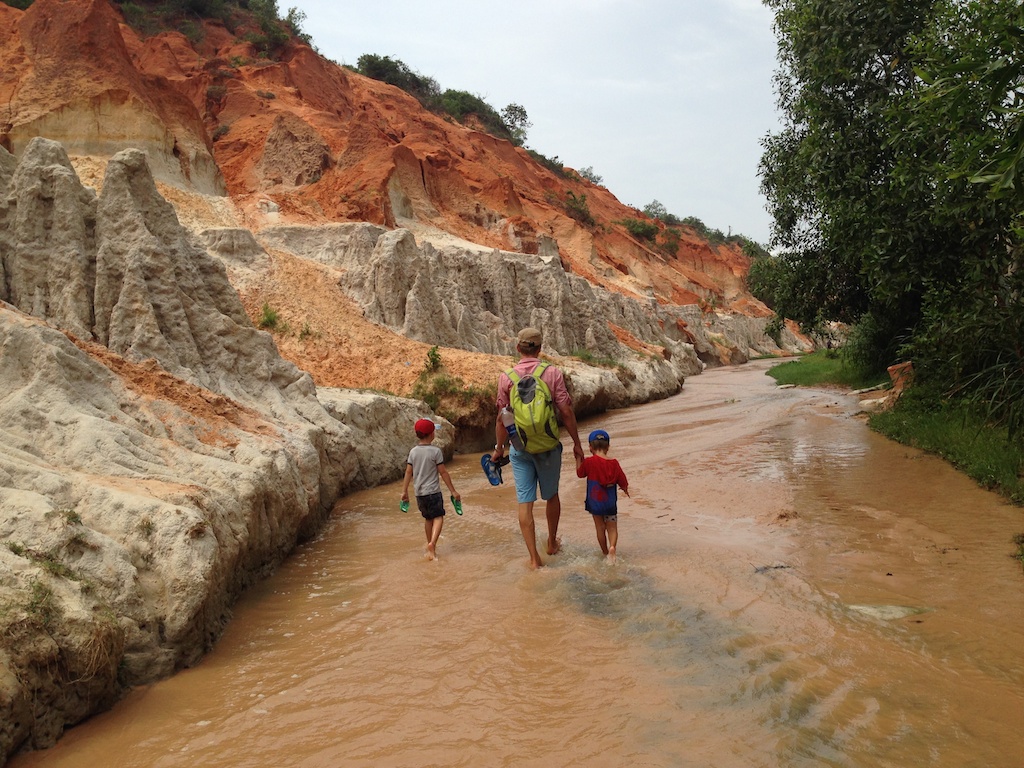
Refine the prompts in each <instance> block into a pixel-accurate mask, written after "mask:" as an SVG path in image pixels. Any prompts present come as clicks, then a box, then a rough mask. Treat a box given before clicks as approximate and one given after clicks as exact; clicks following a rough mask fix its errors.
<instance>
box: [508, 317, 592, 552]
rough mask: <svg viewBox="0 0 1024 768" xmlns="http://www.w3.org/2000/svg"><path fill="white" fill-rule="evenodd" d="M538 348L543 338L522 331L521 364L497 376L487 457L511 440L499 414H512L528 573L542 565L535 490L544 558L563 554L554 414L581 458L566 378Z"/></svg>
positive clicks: (512, 456) (515, 475) (512, 455)
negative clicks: (544, 532) (543, 523)
mask: <svg viewBox="0 0 1024 768" xmlns="http://www.w3.org/2000/svg"><path fill="white" fill-rule="evenodd" d="M541 343H542V337H541V333H540V331H538V330H537V329H536V328H524V329H523V330H521V331H520V332H519V335H518V337H517V339H516V350H517V351H518V353H519V362H518V363H516V365H515V366H513V367H512V368H510V369H509V370H507V371H503V372H502V373H501V374H500V375H499V376H498V398H497V406H498V417H497V419H495V425H494V435H495V445H494V453H493V454H492V455H491V460H492V461H494V462H497V461H498V460H499V459H501V457H502V456H503V455H504V453H505V445H506V444H508V443H509V441H510V436H509V431H508V429H507V428H506V427H505V425H504V423H503V422H502V418H501V416H502V411H504V410H505V409H510V410H511V411H512V413H513V415H514V416H515V426H516V431H517V433H518V436H519V439H521V440H522V441H523V447H522V448H519V447H517V446H516V445H515V444H513V445H511V447H510V454H509V456H510V459H511V464H512V474H513V478H514V479H515V485H516V501H517V502H518V504H519V528H520V530H521V531H522V533H523V540H524V541H525V542H526V549H527V550H528V551H529V553H530V567H531V568H540V567H541V566H543V565H544V562H543V561H542V560H541V558H540V553H539V551H538V549H537V534H536V527H535V525H534V520H533V505H534V502H536V501H537V489H538V486H539V488H540V497H541V498H542V499H543V500H544V502H545V508H544V512H545V515H546V517H547V521H548V544H547V553H548V554H549V555H554V554H557V552H558V551H559V549H561V542H560V541H559V539H558V521H559V518H560V517H561V514H562V502H561V500H560V499H559V498H558V481H559V477H560V475H561V472H562V443H561V442H560V441H559V440H558V424H557V422H556V421H555V413H557V415H558V417H559V418H560V419H561V422H562V424H563V425H564V426H565V428H566V430H567V431H568V433H569V437H571V438H572V442H573V454H574V456H575V458H576V463H577V464H579V463H580V462H581V461H583V458H584V455H583V446H582V445H581V444H580V436H579V431H578V429H577V427H576V414H575V412H574V411H573V409H572V398H571V397H570V396H569V390H568V389H566V386H565V378H564V376H563V375H562V372H561V371H560V370H559V369H558V368H557V367H555V366H554V365H551V364H550V363H545V362H541V360H540V349H541ZM531 409H532V411H531ZM546 409H550V417H548V416H546V415H545V410H546Z"/></svg>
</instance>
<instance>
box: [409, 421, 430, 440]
mask: <svg viewBox="0 0 1024 768" xmlns="http://www.w3.org/2000/svg"><path fill="white" fill-rule="evenodd" d="M413 429H415V430H416V434H418V435H423V436H424V437H426V436H427V435H432V434H434V422H432V421H431V420H430V419H420V420H419V421H417V422H416V426H414V427H413Z"/></svg>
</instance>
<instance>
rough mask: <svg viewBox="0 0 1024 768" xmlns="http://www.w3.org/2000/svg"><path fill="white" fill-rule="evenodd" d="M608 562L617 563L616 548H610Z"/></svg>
mask: <svg viewBox="0 0 1024 768" xmlns="http://www.w3.org/2000/svg"><path fill="white" fill-rule="evenodd" d="M608 562H609V563H614V562H615V547H608Z"/></svg>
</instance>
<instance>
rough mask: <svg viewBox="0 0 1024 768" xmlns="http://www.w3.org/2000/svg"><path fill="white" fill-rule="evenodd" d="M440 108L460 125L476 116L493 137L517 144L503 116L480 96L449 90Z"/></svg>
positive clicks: (444, 94)
mask: <svg viewBox="0 0 1024 768" xmlns="http://www.w3.org/2000/svg"><path fill="white" fill-rule="evenodd" d="M440 106H441V109H442V111H444V112H446V113H447V114H449V115H451V116H452V117H454V118H455V119H456V120H458V121H459V122H460V123H461V122H464V121H465V119H466V118H467V117H468V116H469V115H474V116H475V117H476V118H477V120H479V121H480V123H481V125H483V127H484V128H485V129H486V130H487V132H488V133H490V134H491V135H492V136H498V137H499V138H502V139H508V140H509V141H512V142H513V143H515V140H514V136H513V134H512V133H511V132H510V131H509V128H508V126H507V125H506V124H505V121H504V120H503V119H502V117H501V115H499V114H498V113H497V112H496V111H495V110H494V107H492V106H491V105H490V104H488V103H487V102H486V101H484V100H483V99H481V98H480V97H479V96H476V95H474V94H472V93H469V92H468V91H453V90H451V89H449V90H446V91H445V92H444V93H442V94H441V100H440ZM524 114H525V112H524Z"/></svg>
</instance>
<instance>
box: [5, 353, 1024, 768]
mask: <svg viewBox="0 0 1024 768" xmlns="http://www.w3.org/2000/svg"><path fill="white" fill-rule="evenodd" d="M834 403H835V396H834V395H820V394H814V393H808V392H800V391H798V390H782V391H780V390H776V389H774V387H773V386H772V385H771V384H770V382H769V381H767V380H765V379H764V377H763V376H761V375H760V371H758V370H757V368H756V367H754V368H748V369H747V370H742V369H736V370H729V371H709V372H707V373H705V374H703V375H702V376H701V377H699V378H698V379H695V380H692V381H688V382H687V385H686V391H685V392H684V393H683V395H681V396H679V397H676V398H673V399H671V400H668V401H665V402H662V403H656V404H652V405H650V406H645V407H643V408H637V409H629V410H627V411H622V412H618V413H614V414H610V415H608V416H607V417H605V418H603V419H602V420H601V422H600V424H599V425H595V426H602V427H604V428H606V429H608V430H609V431H610V432H611V434H612V451H613V455H615V456H617V457H618V458H619V459H620V460H621V461H622V463H623V466H624V468H625V470H626V472H627V474H628V475H629V477H630V480H631V483H630V487H631V491H632V492H633V498H630V499H623V501H622V504H621V510H620V522H619V527H620V557H619V561H618V562H617V563H616V564H614V565H610V564H608V563H607V562H605V561H604V560H603V558H601V557H600V555H599V552H598V549H597V542H596V540H595V538H594V529H593V524H592V522H591V520H590V516H589V515H588V514H587V513H585V512H584V511H583V510H582V502H583V487H582V484H581V483H579V482H577V480H576V478H575V477H574V476H573V475H572V471H571V468H567V472H566V473H565V474H564V476H563V493H562V495H563V517H562V527H561V532H562V536H563V543H564V552H563V553H562V554H560V555H559V556H557V557H554V558H550V559H549V565H548V567H546V568H544V569H542V570H541V571H539V572H536V573H534V572H531V571H529V570H528V569H527V568H526V567H525V563H526V550H525V547H524V546H523V544H522V539H521V537H520V535H519V530H518V524H517V522H516V517H515V513H514V507H515V504H514V494H513V492H512V489H511V487H504V486H503V487H500V488H497V489H494V488H491V487H490V486H489V485H487V483H486V480H484V478H483V476H482V475H481V474H480V472H479V467H478V466H477V464H476V462H475V461H472V458H473V457H468V458H466V459H462V458H461V457H460V458H457V459H456V460H455V461H454V462H453V463H452V464H451V467H450V468H451V470H452V472H453V475H454V477H455V480H456V483H457V484H458V487H459V488H460V490H461V491H462V492H463V499H464V505H465V510H466V513H465V515H464V516H463V517H461V518H460V517H455V516H449V517H448V519H447V520H446V522H445V528H444V534H443V536H442V539H441V542H440V545H439V547H438V553H439V556H440V560H439V561H437V562H432V563H430V562H426V561H425V560H424V559H423V556H422V541H421V539H422V526H421V524H420V522H419V518H418V517H416V516H415V515H402V514H401V513H398V512H397V510H396V509H395V507H396V504H395V502H396V501H397V497H398V495H399V493H400V491H399V489H398V486H392V487H389V488H383V489H375V490H372V491H367V492H364V493H360V494H356V495H354V496H353V497H351V498H349V499H346V500H345V501H344V503H343V504H342V505H340V507H339V509H338V511H337V514H336V515H335V516H334V517H333V518H332V520H331V521H330V523H329V525H328V526H327V528H326V529H325V530H324V532H323V534H322V535H321V536H320V537H319V538H318V539H317V540H316V541H315V542H312V543H310V544H308V545H306V546H304V547H302V548H300V550H299V551H298V552H297V553H296V554H295V555H294V556H293V557H292V558H290V559H289V561H288V562H287V563H286V564H285V565H284V566H283V567H282V568H281V570H280V571H279V573H277V574H276V575H275V576H274V577H273V578H271V579H270V580H268V581H267V582H265V583H263V584H261V585H259V586H258V587H257V588H255V589H254V590H252V591H251V592H250V593H249V594H248V595H247V596H246V597H245V598H244V599H243V600H242V601H241V603H240V604H239V605H238V606H237V609H236V611H235V619H234V620H233V621H232V623H231V625H230V626H229V627H228V630H227V632H226V633H225V635H224V637H223V638H222V639H221V640H220V641H219V642H218V644H217V646H216V648H215V649H214V651H213V652H212V653H211V654H210V655H209V656H208V657H207V658H206V659H205V660H204V661H203V662H202V663H201V664H200V665H199V666H198V667H197V668H195V669H192V670H188V671H186V672H184V673H182V674H180V675H178V676H176V677H174V678H172V679H170V680H167V681H164V682H161V683H159V684H156V685H153V686H150V687H148V688H146V689H141V690H138V691H135V692H133V693H132V694H131V695H130V696H129V697H128V699H127V700H126V701H124V702H122V703H121V705H119V706H118V707H116V708H115V709H114V710H113V711H112V712H110V713H107V714H105V715H101V716H99V717H96V718H93V719H92V720H91V721H90V722H88V723H86V724H85V725H83V726H81V727H78V728H75V729H72V730H71V731H70V732H69V734H68V735H67V736H66V737H65V738H64V740H62V742H61V743H60V744H59V745H58V746H57V747H56V748H54V749H52V750H49V751H45V752H40V753H34V754H28V755H23V756H20V757H18V758H15V759H14V760H13V761H12V762H11V766H13V768H28V767H29V766H82V765H93V764H96V765H104V766H112V767H113V768H117V767H120V766H125V767H127V766H133V767H134V766H139V767H141V766H146V767H147V768H149V767H151V766H152V767H162V766H167V767H172V766H173V767H175V768H176V767H177V766H185V765H191V764H201V765H203V766H204V768H218V767H220V766H223V767H225V768H226V767H227V766H231V767H232V768H237V766H268V765H281V766H302V767H306V766H309V767H310V768H312V767H314V766H316V767H319V766H364V765H365V766H374V767H375V768H376V767H379V766H413V765H415V766H418V765H445V766H481V765H485V766H534V765H536V766H540V765H544V766H551V765H556V766H619V765H639V766H702V767H703V766H724V767H731V766H743V767H744V768H745V767H746V766H754V767H755V768H756V767H758V766H765V767H766V768H767V767H776V766H786V767H787V768H788V767H789V766H807V767H808V768H810V767H811V766H842V767H844V768H845V767H848V766H849V767H860V766H864V767H865V768H866V767H868V766H870V767H871V768H874V767H875V766H892V767H893V768H897V767H898V768H903V767H904V766H951V767H952V766H956V767H957V768H960V767H961V766H979V767H980V766H1004V765H1015V764H1020V760H1019V755H1020V754H1021V751H1022V750H1021V747H1022V746H1024V745H1022V737H1021V733H1022V729H1021V728H1020V726H1021V725H1022V724H1024V693H1022V689H1024V685H1022V684H1024V672H1022V667H1021V662H1020V653H1019V649H1020V648H1021V647H1022V643H1024V613H1022V603H1024V601H1022V600H1021V592H1022V586H1021V584H1022V581H1024V580H1022V578H1021V575H1020V571H1019V567H1015V566H1014V565H1013V564H1012V562H1009V561H1008V558H1006V557H1005V554H1004V553H1003V552H1002V551H1000V550H999V547H1001V546H1002V542H1003V541H1004V540H1008V539H1009V538H1010V537H1011V536H1012V534H1013V533H1015V532H1018V531H1019V530H1024V525H1022V524H1021V515H1020V513H1019V511H1017V510H1014V509H1012V508H1007V507H1005V506H1004V505H1002V504H1001V503H999V502H998V500H996V499H994V498H993V497H992V496H990V495H989V494H985V493H983V492H981V491H978V490H977V489H975V488H974V487H973V486H972V485H970V483H969V482H964V481H963V479H962V478H960V477H959V476H957V475H955V474H954V473H952V472H951V471H950V470H949V469H948V468H947V467H945V466H944V465H942V464H941V463H937V462H933V461H931V460H927V459H922V458H921V457H920V456H919V455H918V454H916V453H913V452H908V451H907V450H906V449H902V448H899V447H894V446H892V445H891V444H889V443H886V442H885V441H882V440H880V439H877V438H875V437H874V436H872V435H870V434H869V433H868V432H867V431H866V429H865V428H864V426H863V424H861V423H860V422H858V421H856V420H853V419H850V418H848V417H845V416H843V412H842V409H839V408H835V407H834ZM827 408H832V409H833V412H827V411H826V409H827ZM707 410H711V411H713V413H714V415H715V417H716V419H715V420H714V421H713V422H712V421H711V420H708V419H707V418H702V412H704V411H707ZM681 421H685V422H686V423H687V425H688V428H681V427H680V422H681ZM965 506H968V507H969V508H970V509H971V510H972V515H971V516H970V517H969V518H965V516H964V515H963V512H962V510H963V508H964V507H965ZM538 517H540V518H542V517H543V516H542V515H539V516H538ZM540 525H541V532H543V523H541V524H540ZM1014 761H1016V762H1014Z"/></svg>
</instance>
